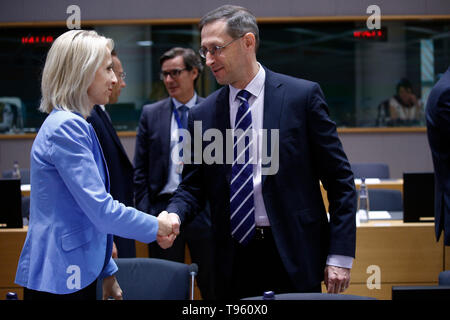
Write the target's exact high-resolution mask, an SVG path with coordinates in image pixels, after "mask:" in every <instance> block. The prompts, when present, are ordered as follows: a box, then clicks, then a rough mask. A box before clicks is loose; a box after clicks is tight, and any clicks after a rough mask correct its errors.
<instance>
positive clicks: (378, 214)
mask: <svg viewBox="0 0 450 320" xmlns="http://www.w3.org/2000/svg"><path fill="white" fill-rule="evenodd" d="M390 219H392V216H391V215H390V213H389V212H387V211H369V220H390Z"/></svg>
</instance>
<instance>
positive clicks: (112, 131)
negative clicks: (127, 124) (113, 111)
mask: <svg viewBox="0 0 450 320" xmlns="http://www.w3.org/2000/svg"><path fill="white" fill-rule="evenodd" d="M95 111H96V112H97V114H98V116H99V117H100V118H101V119H102V121H103V123H104V124H105V127H106V130H108V133H109V135H110V136H111V138H112V139H113V141H114V143H115V144H116V145H117V147H118V148H119V149H120V151H121V152H122V154H123V155H125V158H127V159H128V155H127V153H126V151H125V149H124V148H123V145H122V143H121V142H120V139H119V136H118V135H117V132H116V130H115V129H114V127H113V125H112V123H111V120H110V118H109V117H108V115H107V114H106V111H103V110H102V109H101V108H100V106H95Z"/></svg>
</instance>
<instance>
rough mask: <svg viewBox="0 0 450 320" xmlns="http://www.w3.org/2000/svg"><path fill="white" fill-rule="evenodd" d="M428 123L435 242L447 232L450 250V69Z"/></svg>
mask: <svg viewBox="0 0 450 320" xmlns="http://www.w3.org/2000/svg"><path fill="white" fill-rule="evenodd" d="M426 119H427V135H428V142H429V143H430V148H431V156H432V158H433V165H434V177H435V200H434V206H435V212H434V215H435V220H434V223H435V228H436V239H437V240H438V241H439V238H440V236H441V232H442V231H444V244H445V245H446V246H450V68H449V69H447V71H446V72H445V73H444V75H443V76H442V77H441V79H440V80H439V81H438V82H437V83H436V85H435V86H434V87H433V89H432V90H431V92H430V95H429V96H428V102H427V108H426Z"/></svg>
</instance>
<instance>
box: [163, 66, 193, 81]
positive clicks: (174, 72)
mask: <svg viewBox="0 0 450 320" xmlns="http://www.w3.org/2000/svg"><path fill="white" fill-rule="evenodd" d="M184 70H187V69H186V68H183V69H173V70H168V71H161V72H160V74H159V77H160V79H161V80H164V79H166V77H167V76H168V75H170V77H171V78H172V79H175V78H178V77H179V76H180V73H181V72H183V71H184Z"/></svg>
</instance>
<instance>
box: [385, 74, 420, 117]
mask: <svg viewBox="0 0 450 320" xmlns="http://www.w3.org/2000/svg"><path fill="white" fill-rule="evenodd" d="M389 114H390V120H391V121H392V122H393V124H395V125H401V124H403V125H420V124H423V121H424V112H423V104H422V101H421V100H420V99H419V98H418V97H417V96H416V95H415V94H414V93H413V91H412V85H411V82H409V80H408V79H401V80H400V81H399V82H398V84H397V86H396V94H395V95H394V96H393V97H392V98H390V99H389Z"/></svg>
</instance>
